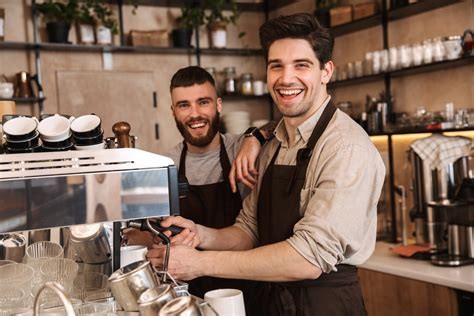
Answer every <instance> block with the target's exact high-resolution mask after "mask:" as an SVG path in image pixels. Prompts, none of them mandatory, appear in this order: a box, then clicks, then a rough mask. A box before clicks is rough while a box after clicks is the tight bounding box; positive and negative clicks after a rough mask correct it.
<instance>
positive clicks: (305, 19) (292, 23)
mask: <svg viewBox="0 0 474 316" xmlns="http://www.w3.org/2000/svg"><path fill="white" fill-rule="evenodd" d="M285 38H294V39H305V40H307V41H308V42H309V44H310V45H311V47H313V51H314V53H315V55H316V58H318V60H319V63H320V64H321V65H320V68H321V69H323V68H324V64H326V63H327V62H328V61H330V60H331V58H332V49H333V47H334V37H333V36H332V35H331V33H330V31H329V29H327V28H325V27H322V26H321V25H320V24H319V22H318V20H317V19H316V18H315V17H314V16H313V15H311V14H309V13H297V14H293V15H286V16H279V17H277V18H274V19H271V20H268V21H267V22H265V23H264V24H263V25H262V26H261V27H260V44H261V45H262V48H263V53H264V54H265V59H266V60H268V50H269V48H270V46H271V45H272V44H273V42H275V41H276V40H279V39H285Z"/></svg>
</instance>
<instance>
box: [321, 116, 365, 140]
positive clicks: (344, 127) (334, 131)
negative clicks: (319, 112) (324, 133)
mask: <svg viewBox="0 0 474 316" xmlns="http://www.w3.org/2000/svg"><path fill="white" fill-rule="evenodd" d="M328 132H329V133H328V134H329V135H330V136H329V137H328V140H330V141H331V142H334V143H337V144H340V145H357V144H358V145H368V144H372V142H371V141H370V138H369V135H368V134H367V132H366V131H365V130H364V129H363V128H362V127H361V126H360V125H359V124H357V122H356V121H354V120H353V119H352V118H351V117H350V116H349V115H347V114H346V113H344V112H342V111H337V112H336V113H335V114H334V118H333V119H332V120H331V122H330V124H329V125H328ZM334 145H335V144H334Z"/></svg>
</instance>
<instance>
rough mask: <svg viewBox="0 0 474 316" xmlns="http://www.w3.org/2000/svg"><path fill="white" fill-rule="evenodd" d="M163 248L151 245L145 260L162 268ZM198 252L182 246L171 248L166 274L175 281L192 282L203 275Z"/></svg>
mask: <svg viewBox="0 0 474 316" xmlns="http://www.w3.org/2000/svg"><path fill="white" fill-rule="evenodd" d="M165 253H166V252H165V246H163V245H153V249H151V250H149V251H148V253H147V259H148V260H150V262H151V264H153V265H154V266H156V267H158V268H160V269H161V268H163V262H164V256H165ZM200 259H201V258H200V251H198V250H196V249H194V248H191V247H188V246H184V245H176V246H172V247H171V250H170V258H169V262H168V272H169V273H170V274H171V275H172V276H173V278H175V279H177V280H184V281H187V280H192V279H195V278H197V277H200V276H202V275H203V272H201V271H200V267H201V265H202V264H201V260H200Z"/></svg>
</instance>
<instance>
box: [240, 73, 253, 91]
mask: <svg viewBox="0 0 474 316" xmlns="http://www.w3.org/2000/svg"><path fill="white" fill-rule="evenodd" d="M252 82H253V75H252V74H251V73H244V74H242V76H241V77H240V93H241V94H242V95H252V94H253V90H252Z"/></svg>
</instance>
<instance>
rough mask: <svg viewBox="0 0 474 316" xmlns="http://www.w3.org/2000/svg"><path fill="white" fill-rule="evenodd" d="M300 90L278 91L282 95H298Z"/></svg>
mask: <svg viewBox="0 0 474 316" xmlns="http://www.w3.org/2000/svg"><path fill="white" fill-rule="evenodd" d="M301 91H302V90H300V89H298V90H280V93H281V94H282V95H297V94H298V93H300V92H301Z"/></svg>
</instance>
